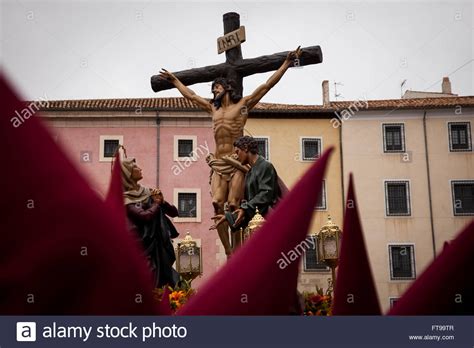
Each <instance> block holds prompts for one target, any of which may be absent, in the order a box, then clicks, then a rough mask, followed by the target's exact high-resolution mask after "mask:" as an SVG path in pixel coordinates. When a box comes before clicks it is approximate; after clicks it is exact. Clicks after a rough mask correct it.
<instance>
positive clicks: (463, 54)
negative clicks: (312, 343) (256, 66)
mask: <svg viewBox="0 0 474 348" xmlns="http://www.w3.org/2000/svg"><path fill="white" fill-rule="evenodd" d="M1 10H2V15H1V35H0V37H1V59H2V67H3V69H4V71H5V72H6V74H7V76H8V77H9V78H10V79H11V80H12V81H13V82H14V83H15V85H16V87H17V88H18V89H19V90H20V91H21V92H22V93H23V97H24V98H25V99H38V98H45V99H49V100H54V99H83V98H86V99H90V98H127V97H166V96H178V95H179V93H178V91H176V90H170V91H164V92H159V93H154V92H153V91H152V90H151V87H150V76H151V75H153V74H156V73H157V72H158V71H159V69H160V68H161V67H164V68H166V69H168V70H171V71H180V70H185V69H190V68H192V67H202V66H206V65H212V64H218V63H222V62H224V61H225V55H224V54H221V55H218V54H217V48H216V39H217V37H219V36H221V35H222V34H223V24H222V15H223V14H224V13H226V12H238V13H240V15H241V25H244V26H245V28H246V34H247V41H246V42H245V43H243V44H242V52H243V56H244V58H253V57H257V56H260V55H266V54H272V53H276V52H281V51H287V50H290V49H294V48H296V47H297V46H298V45H301V46H302V47H307V46H313V45H320V46H321V49H322V52H323V57H324V59H323V63H321V64H318V65H310V66H305V67H303V68H295V69H290V70H288V71H287V73H286V74H285V76H284V77H283V78H282V80H281V81H280V82H279V84H278V85H277V86H275V87H274V88H273V90H271V91H270V92H269V93H268V94H267V95H266V96H265V97H264V99H263V100H262V101H265V102H276V103H290V104H320V103H321V82H322V80H325V79H327V80H329V81H330V90H331V99H332V100H335V86H334V82H337V83H339V84H338V85H337V92H338V93H339V94H340V95H339V97H338V100H353V99H358V98H363V97H364V96H365V97H367V98H369V99H390V98H399V97H400V94H401V90H400V84H401V82H402V81H403V80H405V79H406V80H407V81H406V84H405V87H404V89H407V88H408V89H412V90H426V91H435V92H437V91H441V80H442V77H443V76H449V77H450V79H451V82H452V89H453V93H457V94H459V95H474V91H473V81H474V62H473V53H474V44H473V29H474V28H473V27H474V25H473V11H474V10H473V5H472V1H464V2H461V1H454V0H449V1H445V2H439V3H434V2H432V1H429V2H427V1H418V2H417V1H405V2H402V1H397V2H394V1H390V2H389V1H385V2H382V1H378V2H374V1H364V2H354V1H338V2H336V1H331V2H322V1H317V2H299V1H295V2H281V1H280V2H275V1H261V2H254V1H252V2H249V1H225V2H224V1H221V2H209V1H179V2H178V1H174V2H163V1H122V2H118V1H60V2H59V1H57V2H54V1H23V0H2V8H1ZM270 74H271V73H265V74H257V75H253V76H251V77H247V78H245V79H244V94H249V93H250V92H251V91H252V90H253V89H255V88H256V87H257V86H258V85H259V84H261V83H263V82H264V81H265V80H266V79H267V78H268V77H269V76H270ZM191 88H192V89H194V90H195V91H196V92H197V93H198V94H200V95H202V96H204V97H210V96H211V94H210V83H209V84H207V83H204V84H199V85H193V86H191Z"/></svg>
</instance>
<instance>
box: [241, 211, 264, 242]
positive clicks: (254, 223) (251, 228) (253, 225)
mask: <svg viewBox="0 0 474 348" xmlns="http://www.w3.org/2000/svg"><path fill="white" fill-rule="evenodd" d="M264 223H265V218H264V217H263V216H262V215H261V214H260V212H259V211H258V207H255V215H254V216H253V218H252V220H250V222H249V224H248V226H247V227H245V230H244V235H243V239H244V242H246V241H247V240H248V239H249V238H250V237H251V236H252V234H254V233H255V231H256V230H258V229H259V228H260V227H261V226H262V225H263V224H264Z"/></svg>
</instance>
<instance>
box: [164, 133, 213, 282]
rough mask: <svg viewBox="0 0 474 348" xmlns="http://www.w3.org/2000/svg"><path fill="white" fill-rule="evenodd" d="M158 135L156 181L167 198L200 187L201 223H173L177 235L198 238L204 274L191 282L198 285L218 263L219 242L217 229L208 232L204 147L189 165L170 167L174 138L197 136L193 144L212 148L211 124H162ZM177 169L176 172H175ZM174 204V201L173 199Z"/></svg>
mask: <svg viewBox="0 0 474 348" xmlns="http://www.w3.org/2000/svg"><path fill="white" fill-rule="evenodd" d="M159 132H160V134H159V137H160V163H159V172H160V176H159V183H160V189H161V190H162V191H163V194H164V196H165V199H166V200H169V201H173V199H172V197H173V191H174V189H179V188H188V189H189V188H191V189H200V190H201V222H175V223H174V224H175V226H176V228H177V229H178V232H179V233H180V238H181V237H182V238H184V237H185V236H186V232H188V231H189V232H190V234H191V236H192V237H193V238H194V239H200V240H201V247H202V250H203V276H202V277H201V278H197V279H196V280H194V281H193V287H199V285H200V284H202V283H203V282H204V281H205V280H206V279H208V278H209V276H210V275H212V274H213V273H215V271H216V270H217V269H218V267H219V266H220V263H219V259H218V257H217V254H218V253H219V244H220V242H219V241H218V236H217V232H216V231H215V230H213V231H209V227H210V226H211V225H212V220H211V217H212V216H213V215H214V210H213V208H212V199H211V195H210V186H209V173H210V168H209V166H208V165H207V163H206V161H205V156H206V155H207V150H206V149H203V154H202V155H201V153H199V156H197V157H198V158H197V161H195V162H192V163H191V164H190V165H189V167H187V168H186V167H184V165H183V162H181V167H182V170H181V172H179V171H178V170H173V166H175V165H178V166H179V165H180V163H179V162H177V161H175V160H174V137H175V135H181V136H196V137H197V140H196V145H197V147H201V148H209V150H210V152H213V151H214V138H213V134H212V129H211V128H210V127H194V126H189V127H179V126H178V127H161V128H160V130H159ZM175 168H176V167H175ZM178 172H179V173H178ZM174 203H175V204H176V205H177V202H174Z"/></svg>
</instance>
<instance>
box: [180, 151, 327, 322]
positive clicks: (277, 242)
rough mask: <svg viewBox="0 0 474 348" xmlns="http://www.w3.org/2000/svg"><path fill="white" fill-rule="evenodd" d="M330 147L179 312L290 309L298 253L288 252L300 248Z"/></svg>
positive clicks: (276, 311) (284, 311)
mask: <svg viewBox="0 0 474 348" xmlns="http://www.w3.org/2000/svg"><path fill="white" fill-rule="evenodd" d="M332 150H333V149H332V148H330V149H329V150H327V151H326V152H325V153H324V154H323V156H322V157H321V158H320V159H319V160H318V161H317V162H316V163H315V164H314V165H313V166H312V167H311V168H310V169H309V170H308V171H307V172H306V174H305V175H304V176H303V178H302V179H301V180H300V181H299V182H298V183H297V184H296V185H295V187H294V188H293V189H292V190H291V191H290V192H289V193H288V194H287V195H286V196H285V197H284V199H283V200H282V201H281V202H280V203H279V204H278V206H277V207H276V209H275V210H274V211H272V212H271V213H270V214H269V215H268V219H267V221H266V223H265V224H264V225H263V226H262V227H261V228H260V229H259V230H258V231H257V232H256V233H255V235H253V236H252V238H251V239H250V240H249V241H248V242H247V243H246V244H245V245H244V246H243V247H242V248H241V249H240V250H238V251H237V252H236V253H235V255H233V256H232V258H231V259H230V260H229V262H227V264H226V265H225V266H224V267H222V268H221V269H220V270H219V271H218V273H216V274H215V275H214V276H213V277H212V279H210V280H209V281H208V282H207V283H206V284H204V285H203V286H202V287H201V288H200V289H199V291H198V292H197V293H196V294H195V295H194V296H193V297H192V298H191V299H190V301H189V303H187V304H186V306H184V307H183V309H182V310H180V312H179V314H180V315H272V314H273V315H275V314H280V315H284V314H288V313H289V311H290V307H291V306H292V305H293V304H294V298H295V293H296V287H297V278H298V268H299V262H300V259H299V258H298V259H294V260H290V258H291V257H289V255H290V253H292V255H295V253H296V254H297V255H300V256H301V254H302V247H303V246H304V244H303V241H305V238H306V237H307V233H308V229H309V226H310V222H311V219H312V217H313V214H314V207H315V205H316V203H317V199H318V196H319V192H320V190H321V185H322V179H323V177H324V172H325V169H326V165H327V162H328V159H329V155H330V153H331V151H332ZM309 247H311V245H309ZM285 258H286V260H288V261H286V260H285Z"/></svg>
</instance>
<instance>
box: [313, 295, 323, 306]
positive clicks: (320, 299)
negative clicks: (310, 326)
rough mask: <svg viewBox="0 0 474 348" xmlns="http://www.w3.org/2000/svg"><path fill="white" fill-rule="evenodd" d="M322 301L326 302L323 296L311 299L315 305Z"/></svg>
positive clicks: (315, 296)
mask: <svg viewBox="0 0 474 348" xmlns="http://www.w3.org/2000/svg"><path fill="white" fill-rule="evenodd" d="M322 300H324V298H323V296H321V295H314V296H311V298H310V301H311V302H312V303H313V304H315V305H317V304H318V303H319V302H321V301H322Z"/></svg>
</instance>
